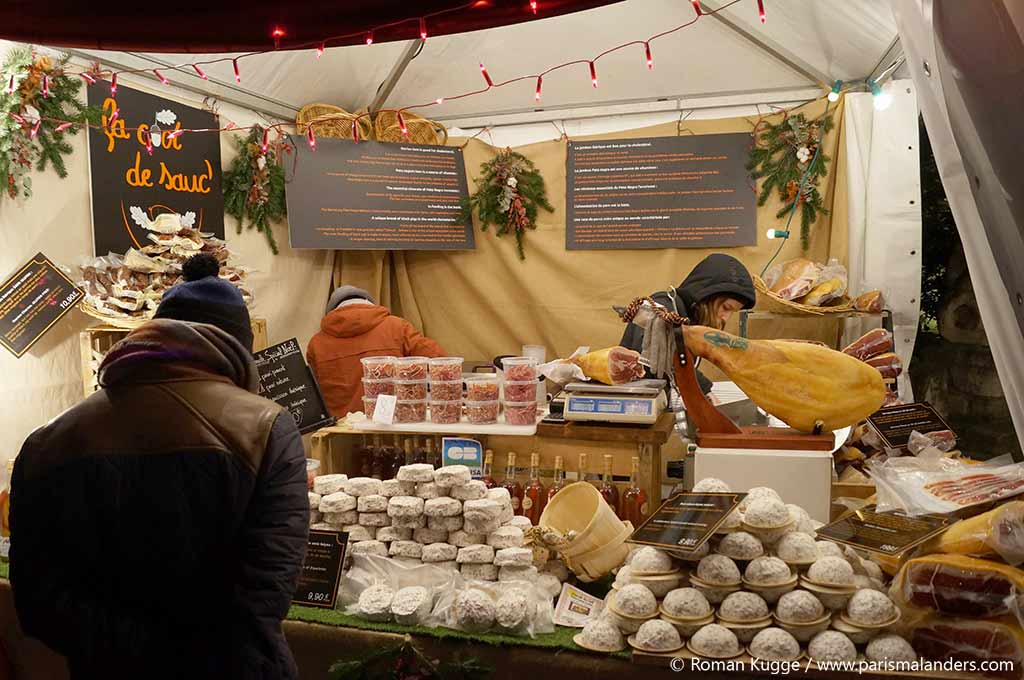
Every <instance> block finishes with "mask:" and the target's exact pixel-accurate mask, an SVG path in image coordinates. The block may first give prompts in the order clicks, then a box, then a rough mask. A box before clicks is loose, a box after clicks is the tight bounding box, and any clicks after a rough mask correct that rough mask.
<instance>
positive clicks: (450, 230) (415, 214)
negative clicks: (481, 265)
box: [287, 136, 474, 250]
mask: <svg viewBox="0 0 1024 680" xmlns="http://www.w3.org/2000/svg"><path fill="white" fill-rule="evenodd" d="M291 140H292V144H293V145H294V147H295V153H296V154H297V156H298V158H297V159H296V162H295V163H294V176H293V177H291V178H289V180H290V181H289V183H288V195H287V198H288V233H289V236H290V238H291V246H292V248H321V249H331V250H378V249H379V250H471V249H472V248H474V243H473V225H472V223H471V222H469V221H468V220H465V219H463V216H462V201H463V200H465V199H467V198H469V189H468V187H467V183H466V170H465V164H464V162H463V159H462V149H459V148H457V147H450V146H434V145H427V144H387V143H384V142H359V143H358V144H356V143H355V142H353V141H351V140H348V139H321V140H317V150H316V151H315V152H313V151H311V150H310V149H309V148H308V146H307V144H306V140H305V138H304V137H295V136H293V137H292V138H291ZM291 165H292V164H291V163H289V166H291Z"/></svg>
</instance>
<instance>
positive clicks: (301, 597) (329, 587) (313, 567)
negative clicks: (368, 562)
mask: <svg viewBox="0 0 1024 680" xmlns="http://www.w3.org/2000/svg"><path fill="white" fill-rule="evenodd" d="M347 545H348V534H347V533H345V532H344V531H321V530H319V529H310V531H309V543H308V544H307V545H306V561H305V562H304V563H303V565H302V572H301V573H300V574H299V583H298V586H297V587H296V588H295V595H294V596H293V597H292V604H302V605H307V606H309V607H323V608H324V609H333V608H334V601H335V600H336V599H337V597H338V583H340V582H341V568H342V566H343V565H344V564H345V548H346V546H347Z"/></svg>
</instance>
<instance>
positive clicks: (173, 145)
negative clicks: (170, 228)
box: [88, 82, 224, 255]
mask: <svg viewBox="0 0 1024 680" xmlns="http://www.w3.org/2000/svg"><path fill="white" fill-rule="evenodd" d="M88 88H89V89H88V96H89V106H95V107H96V108H98V109H100V110H101V112H102V116H103V118H102V121H101V122H102V123H103V125H102V126H101V127H99V128H94V129H91V130H89V135H88V137H89V166H90V172H91V175H92V230H93V246H94V248H95V254H96V255H106V254H107V253H108V252H112V253H123V252H126V251H127V250H128V249H129V248H136V249H138V248H141V247H143V246H147V245H151V244H152V241H150V240H149V239H148V238H147V236H148V235H149V234H150V233H151V232H150V231H148V230H147V229H146V228H145V225H146V224H147V223H148V222H149V221H152V220H155V219H156V217H157V216H158V215H160V214H161V213H166V212H171V213H177V214H179V215H181V217H182V224H183V226H186V227H190V228H192V229H196V230H198V231H203V232H210V233H212V234H213V235H214V236H216V237H217V238H224V193H223V191H222V190H221V169H220V135H218V134H216V133H190V132H186V133H180V132H178V131H179V130H182V129H192V130H195V129H214V130H215V129H217V128H219V127H220V123H219V122H218V118H217V115H216V114H213V113H210V112H208V111H202V110H200V109H196V108H193V107H191V106H186V105H185V104H182V103H181V102H176V101H173V100H171V99H164V98H163V97H157V96H154V95H151V94H146V93H145V92H140V91H138V90H133V89H131V88H128V87H125V86H124V85H122V86H121V87H119V88H118V89H117V92H116V93H115V94H111V92H110V83H107V82H97V83H95V84H93V85H89V86H88ZM115 111H116V112H118V113H117V116H116V117H115V116H114V112H115ZM150 150H151V151H152V153H150Z"/></svg>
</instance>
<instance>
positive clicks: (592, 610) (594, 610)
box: [554, 583, 604, 628]
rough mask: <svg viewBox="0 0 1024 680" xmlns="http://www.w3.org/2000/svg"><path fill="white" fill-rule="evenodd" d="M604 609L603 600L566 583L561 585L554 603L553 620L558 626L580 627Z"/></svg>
mask: <svg viewBox="0 0 1024 680" xmlns="http://www.w3.org/2000/svg"><path fill="white" fill-rule="evenodd" d="M602 609H604V601H603V600H599V599H597V598H596V597H594V596H593V595H590V594H589V593H585V592H583V591H582V590H580V589H579V588H577V587H575V586H571V585H569V584H568V583H565V584H563V585H562V594H561V595H559V596H558V604H557V605H555V618H554V622H555V623H556V624H558V625H559V626H568V627H569V628H582V627H583V626H585V625H587V622H588V621H590V620H591V619H593V618H596V617H597V615H598V614H600V613H601V610H602Z"/></svg>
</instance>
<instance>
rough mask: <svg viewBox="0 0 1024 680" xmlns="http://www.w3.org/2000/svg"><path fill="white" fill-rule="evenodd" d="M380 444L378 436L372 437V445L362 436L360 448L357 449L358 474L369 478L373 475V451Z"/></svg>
mask: <svg viewBox="0 0 1024 680" xmlns="http://www.w3.org/2000/svg"><path fill="white" fill-rule="evenodd" d="M379 444H380V435H379V434H375V435H373V445H372V446H371V445H370V439H369V438H368V437H367V436H366V435H365V434H364V435H363V442H362V446H360V448H359V474H360V475H362V476H363V477H369V476H370V475H372V474H373V450H374V448H376V447H377V446H378V445H379Z"/></svg>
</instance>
